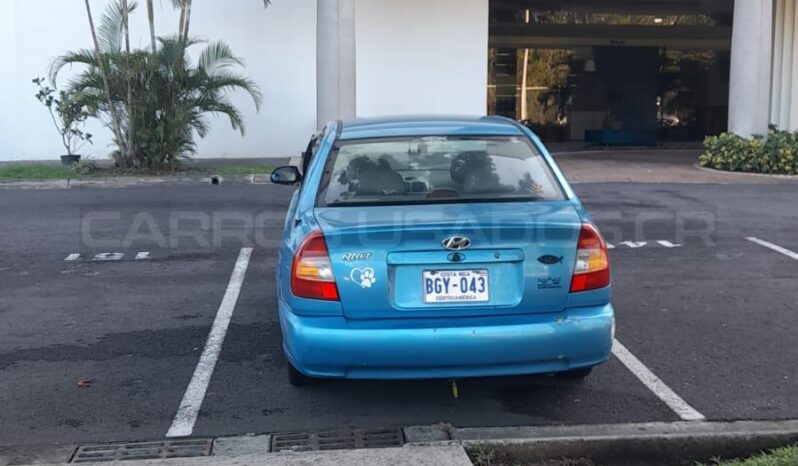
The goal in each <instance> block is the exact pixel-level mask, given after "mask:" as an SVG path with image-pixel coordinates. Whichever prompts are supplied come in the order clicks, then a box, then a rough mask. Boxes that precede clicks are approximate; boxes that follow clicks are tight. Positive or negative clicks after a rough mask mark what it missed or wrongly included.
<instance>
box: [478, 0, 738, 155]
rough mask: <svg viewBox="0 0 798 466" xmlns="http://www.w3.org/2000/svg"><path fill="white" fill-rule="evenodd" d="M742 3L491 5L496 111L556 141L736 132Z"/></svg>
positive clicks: (615, 0)
mask: <svg viewBox="0 0 798 466" xmlns="http://www.w3.org/2000/svg"><path fill="white" fill-rule="evenodd" d="M733 7H734V3H733V0H671V1H663V0H603V1H596V0H564V1H563V0H491V1H490V29H489V35H490V40H489V54H488V62H489V63H488V112H489V113H491V114H498V115H505V116H508V117H511V118H515V119H517V120H519V121H522V122H524V123H525V124H527V125H528V126H530V127H532V128H533V129H534V130H535V131H536V132H537V133H538V134H540V135H541V136H542V137H543V138H544V139H545V140H546V142H561V141H586V142H587V143H593V144H597V145H623V144H625V145H656V144H657V143H660V142H665V141H700V140H702V139H703V138H704V137H705V136H706V135H710V134H718V133H720V132H723V131H725V130H726V128H727V122H728V106H729V98H728V96H729V69H730V66H729V63H730V48H731V37H732V14H733Z"/></svg>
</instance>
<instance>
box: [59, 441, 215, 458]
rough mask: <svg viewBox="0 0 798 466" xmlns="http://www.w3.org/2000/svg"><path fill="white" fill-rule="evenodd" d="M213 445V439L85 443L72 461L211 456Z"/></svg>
mask: <svg viewBox="0 0 798 466" xmlns="http://www.w3.org/2000/svg"><path fill="white" fill-rule="evenodd" d="M212 445H213V440H211V439H187V440H170V441H164V442H136V443H113V444H107V445H83V446H81V447H79V448H78V450H77V452H75V456H73V457H72V461H71V463H91V462H99V461H120V460H149V459H159V458H193V457H197V456H210V454H211V446H212Z"/></svg>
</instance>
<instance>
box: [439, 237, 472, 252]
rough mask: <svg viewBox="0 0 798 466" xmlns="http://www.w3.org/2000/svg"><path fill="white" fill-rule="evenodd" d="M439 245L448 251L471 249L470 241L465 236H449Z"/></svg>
mask: <svg viewBox="0 0 798 466" xmlns="http://www.w3.org/2000/svg"><path fill="white" fill-rule="evenodd" d="M441 244H443V247H444V248H446V249H448V250H450V251H463V250H465V249H468V248H470V247H471V240H470V239H468V238H467V237H465V236H450V237H448V238H446V239H445V240H443V242H442V243H441Z"/></svg>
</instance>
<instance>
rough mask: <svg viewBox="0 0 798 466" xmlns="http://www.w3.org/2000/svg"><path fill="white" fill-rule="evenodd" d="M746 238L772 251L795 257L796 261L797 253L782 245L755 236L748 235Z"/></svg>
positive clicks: (797, 258)
mask: <svg viewBox="0 0 798 466" xmlns="http://www.w3.org/2000/svg"><path fill="white" fill-rule="evenodd" d="M746 239H747V240H748V241H750V242H752V243H756V244H758V245H760V246H764V247H766V248H768V249H770V250H773V251H776V252H778V253H781V254H784V255H785V256H787V257H790V258H792V259H795V260H797V261H798V253H796V252H793V251H790V250H789V249H787V248H783V247H781V246H779V245H778V244H773V243H770V242H768V241H765V240H762V239H759V238H756V237H753V236H749V237H748V238H746Z"/></svg>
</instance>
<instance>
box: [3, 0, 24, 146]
mask: <svg viewBox="0 0 798 466" xmlns="http://www.w3.org/2000/svg"><path fill="white" fill-rule="evenodd" d="M14 11H15V5H14V2H12V1H9V0H0V57H3V65H2V68H0V160H3V159H8V158H13V156H14V155H15V154H17V153H18V152H19V149H18V138H17V133H18V130H17V94H16V84H17V83H16V80H17V79H16V76H17V73H16V70H17V45H16V42H17V41H16V28H15V27H14Z"/></svg>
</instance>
